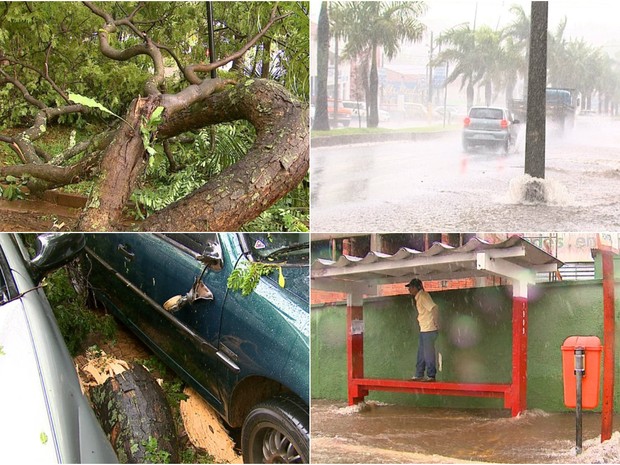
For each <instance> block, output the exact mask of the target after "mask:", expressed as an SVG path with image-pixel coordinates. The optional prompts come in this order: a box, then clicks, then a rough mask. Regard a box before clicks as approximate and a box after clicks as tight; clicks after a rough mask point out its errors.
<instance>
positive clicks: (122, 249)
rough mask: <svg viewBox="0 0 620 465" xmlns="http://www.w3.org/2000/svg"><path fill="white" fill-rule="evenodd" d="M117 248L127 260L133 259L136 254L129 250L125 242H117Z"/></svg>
mask: <svg viewBox="0 0 620 465" xmlns="http://www.w3.org/2000/svg"><path fill="white" fill-rule="evenodd" d="M117 250H118V251H119V252H120V253H121V254H123V256H124V257H125V258H127V259H128V260H133V259H134V257H135V256H136V254H135V253H133V252H132V251H131V250H129V246H128V245H126V244H119V245H118V248H117Z"/></svg>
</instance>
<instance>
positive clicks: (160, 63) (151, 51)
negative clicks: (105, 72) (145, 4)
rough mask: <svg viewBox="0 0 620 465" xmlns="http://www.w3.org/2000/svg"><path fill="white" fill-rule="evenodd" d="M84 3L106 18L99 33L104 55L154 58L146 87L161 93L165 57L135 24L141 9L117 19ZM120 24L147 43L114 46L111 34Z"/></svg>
mask: <svg viewBox="0 0 620 465" xmlns="http://www.w3.org/2000/svg"><path fill="white" fill-rule="evenodd" d="M83 4H84V5H85V6H86V7H87V8H89V9H90V10H91V11H92V12H93V13H94V14H96V15H97V16H99V17H101V18H103V19H104V20H105V25H104V26H103V28H101V29H100V30H99V32H98V34H97V35H98V37H99V49H100V50H101V53H102V54H103V55H104V56H106V57H108V58H110V59H112V60H116V61H128V60H130V59H131V58H134V57H136V56H138V55H147V56H149V57H150V58H151V60H153V66H154V68H155V71H154V73H153V75H152V76H151V78H149V79H148V80H147V81H146V84H145V85H144V88H145V91H146V93H147V94H148V95H159V94H160V93H161V92H160V91H159V86H160V85H161V84H162V83H163V82H164V59H163V56H162V54H161V51H160V50H159V48H158V47H157V45H156V44H155V43H153V41H152V40H151V39H150V37H148V35H147V34H146V33H143V32H141V31H140V30H139V29H138V28H137V27H136V26H135V24H133V17H134V16H135V14H136V13H137V12H138V11H139V10H140V9H139V8H136V9H135V10H134V11H133V12H132V13H131V14H130V15H129V16H127V17H125V18H122V19H119V20H115V19H114V18H113V17H112V16H111V15H110V14H109V13H107V12H106V11H104V10H102V9H101V8H99V7H97V6H96V5H94V4H92V3H91V2H83ZM119 26H125V27H127V28H129V29H130V30H131V31H133V33H134V34H136V35H137V36H138V37H140V38H142V39H143V40H144V41H145V44H140V45H134V46H132V47H129V48H127V49H123V50H119V49H117V48H114V47H112V45H110V40H109V34H113V33H115V32H116V31H117V29H118V27H119Z"/></svg>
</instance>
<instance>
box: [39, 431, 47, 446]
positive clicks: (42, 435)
mask: <svg viewBox="0 0 620 465" xmlns="http://www.w3.org/2000/svg"><path fill="white" fill-rule="evenodd" d="M39 438H40V439H41V444H47V434H45V433H41V434H40V435H39Z"/></svg>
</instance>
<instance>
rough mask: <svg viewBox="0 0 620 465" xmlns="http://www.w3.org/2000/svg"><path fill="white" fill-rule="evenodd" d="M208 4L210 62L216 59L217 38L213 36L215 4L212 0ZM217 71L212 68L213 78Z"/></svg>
mask: <svg viewBox="0 0 620 465" xmlns="http://www.w3.org/2000/svg"><path fill="white" fill-rule="evenodd" d="M206 5H207V22H208V23H209V63H213V62H214V61H215V40H214V38H213V5H212V4H211V2H206ZM216 76H217V71H216V70H215V69H212V70H211V79H215V78H216Z"/></svg>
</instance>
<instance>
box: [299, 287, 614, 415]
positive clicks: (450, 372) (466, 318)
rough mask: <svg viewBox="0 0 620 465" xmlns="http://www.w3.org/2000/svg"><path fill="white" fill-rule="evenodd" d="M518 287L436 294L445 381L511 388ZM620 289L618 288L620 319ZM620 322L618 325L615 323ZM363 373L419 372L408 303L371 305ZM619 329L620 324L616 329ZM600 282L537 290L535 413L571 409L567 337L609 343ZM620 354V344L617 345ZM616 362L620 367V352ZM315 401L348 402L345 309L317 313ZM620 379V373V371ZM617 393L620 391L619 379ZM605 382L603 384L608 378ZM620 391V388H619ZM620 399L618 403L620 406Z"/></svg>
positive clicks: (532, 351) (433, 400)
mask: <svg viewBox="0 0 620 465" xmlns="http://www.w3.org/2000/svg"><path fill="white" fill-rule="evenodd" d="M511 295H512V288H511V287H509V286H508V287H487V288H478V289H467V290H453V291H443V292H439V293H437V292H435V293H432V296H433V299H434V300H435V302H436V303H437V305H438V306H439V309H440V325H441V329H440V336H439V338H438V340H437V344H436V348H437V351H438V352H439V353H441V359H442V370H441V371H440V372H438V374H437V378H438V380H440V381H448V382H483V383H487V382H488V383H509V382H510V379H511V364H512V355H511V353H512V352H511V350H512V297H511ZM619 305H620V288H619V287H618V284H616V306H617V307H618V310H617V312H616V313H617V315H620V306H619ZM616 320H618V318H616ZM364 322H365V336H364V370H365V376H367V377H379V378H397V379H409V378H410V377H411V376H412V375H413V373H414V369H415V359H416V352H417V344H418V326H417V321H416V318H415V311H414V310H413V307H412V305H411V303H410V299H409V297H408V296H406V295H405V296H397V297H384V298H374V299H368V300H366V302H365V304H364ZM616 325H619V326H618V329H619V330H620V323H618V322H616ZM602 333H603V290H602V284H601V282H600V281H598V280H595V281H587V282H570V283H553V284H539V285H537V286H534V287H530V304H529V328H528V371H527V373H528V394H527V395H528V397H527V400H528V408H530V409H531V408H540V409H544V410H547V411H562V410H566V409H565V408H564V403H563V390H562V389H563V387H562V366H561V364H562V355H561V350H560V347H561V346H562V343H563V342H564V340H565V339H566V338H567V337H568V336H572V335H584V336H590V335H594V336H599V338H601V341H602V338H603V334H602ZM616 347H617V349H620V341H617V342H616ZM616 352H617V354H616V361H618V360H620V357H619V356H618V352H620V350H616ZM311 362H312V381H311V383H312V384H311V388H312V397H314V398H326V399H333V400H346V399H347V361H346V307H345V305H344V304H342V305H335V306H314V307H313V308H312V347H311ZM616 372H617V374H618V372H620V368H618V367H616ZM616 378H617V379H616V386H617V387H618V388H620V384H619V379H620V378H619V377H618V376H617V377H616ZM601 383H602V378H601ZM616 391H618V389H616ZM618 397H619V396H618V395H617V394H616V396H615V404H616V405H620V402H619V398H618ZM368 399H372V400H379V401H383V402H389V403H396V404H406V405H420V406H445V407H495V408H502V407H503V401H502V400H500V399H479V398H471V397H447V396H446V397H442V396H432V395H418V394H404V393H388V392H379V391H373V392H371V393H370V395H369V396H368Z"/></svg>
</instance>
